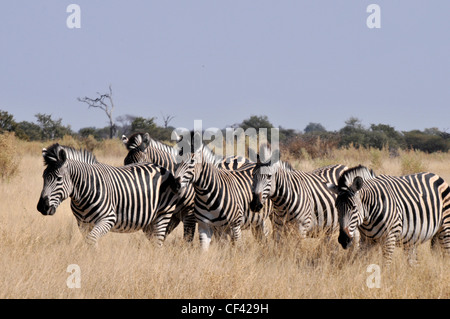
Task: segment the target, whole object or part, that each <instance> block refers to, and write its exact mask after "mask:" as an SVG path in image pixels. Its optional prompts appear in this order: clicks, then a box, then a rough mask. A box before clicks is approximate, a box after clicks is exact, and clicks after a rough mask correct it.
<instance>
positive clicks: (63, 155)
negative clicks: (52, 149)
mask: <svg viewBox="0 0 450 319" xmlns="http://www.w3.org/2000/svg"><path fill="white" fill-rule="evenodd" d="M66 160H67V153H66V150H65V149H63V148H61V149H60V150H59V151H58V162H60V163H61V164H64V163H65V161H66Z"/></svg>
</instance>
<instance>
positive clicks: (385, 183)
mask: <svg viewBox="0 0 450 319" xmlns="http://www.w3.org/2000/svg"><path fill="white" fill-rule="evenodd" d="M367 171H368V170H367V168H366V167H364V166H358V167H354V168H352V169H349V170H347V171H345V172H344V173H343V174H342V176H341V178H340V180H339V183H338V185H337V187H333V189H334V190H335V191H336V192H337V193H338V197H337V199H336V207H337V209H338V213H339V224H340V235H339V242H340V243H341V245H342V246H343V247H344V248H346V247H348V246H349V244H350V243H351V241H352V237H353V232H354V231H355V229H357V228H358V229H359V231H360V233H361V235H362V237H363V238H364V239H365V240H366V241H368V242H371V243H381V244H382V246H383V255H384V257H385V259H386V262H387V263H390V261H391V258H392V253H393V250H394V247H395V244H403V245H404V246H405V248H408V249H410V251H411V252H414V251H415V247H416V246H417V245H418V244H421V243H423V242H425V241H428V240H430V239H431V240H433V242H435V241H436V240H437V241H439V243H440V244H441V245H442V246H443V247H444V248H445V250H446V252H447V253H448V254H450V188H449V185H448V184H447V183H446V182H445V181H444V180H443V179H442V178H441V177H439V176H438V175H436V174H433V173H419V174H413V175H407V176H389V175H380V176H372V177H370V175H369V177H368V175H367ZM410 257H411V256H410Z"/></svg>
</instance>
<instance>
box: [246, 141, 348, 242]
mask: <svg viewBox="0 0 450 319" xmlns="http://www.w3.org/2000/svg"><path fill="white" fill-rule="evenodd" d="M275 154H276V152H274V153H272V152H271V151H270V150H269V149H268V148H267V147H262V148H261V154H260V155H261V156H262V158H263V159H264V160H263V161H258V164H257V166H256V168H255V170H254V171H253V198H252V203H251V208H252V209H254V210H258V208H260V207H261V206H262V205H261V204H262V203H263V202H264V201H265V200H266V199H270V200H271V201H272V202H273V205H274V215H273V221H274V228H275V231H274V235H275V239H276V240H279V239H280V236H281V233H282V232H284V231H285V230H286V226H287V224H291V223H294V222H295V223H296V224H297V227H298V230H299V233H300V236H301V237H306V236H308V235H311V234H312V233H316V232H323V231H325V232H327V233H328V234H331V233H332V231H334V230H337V226H338V222H337V211H336V209H335V207H334V201H335V197H336V196H335V195H334V194H333V193H332V192H330V191H329V190H328V188H327V182H329V181H330V180H331V181H334V180H337V176H338V175H339V174H340V172H341V171H342V170H343V169H345V166H344V165H331V166H327V167H323V168H320V169H317V170H315V171H313V172H312V173H309V172H304V171H299V170H295V169H293V168H292V166H291V165H290V164H289V163H287V162H283V161H281V160H278V158H279V157H278V156H276V155H275ZM326 179H328V180H326Z"/></svg>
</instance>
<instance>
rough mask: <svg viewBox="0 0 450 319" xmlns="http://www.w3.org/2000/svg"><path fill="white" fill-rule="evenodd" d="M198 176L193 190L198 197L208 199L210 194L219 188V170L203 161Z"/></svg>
mask: <svg viewBox="0 0 450 319" xmlns="http://www.w3.org/2000/svg"><path fill="white" fill-rule="evenodd" d="M199 175H200V176H197V177H196V181H195V183H194V188H195V191H196V193H197V194H198V195H202V196H206V197H209V195H210V194H212V193H214V192H215V191H216V190H217V189H218V188H219V187H220V186H219V185H218V184H219V183H220V177H219V175H220V173H219V169H218V168H217V167H215V166H214V164H212V163H208V162H206V161H203V162H202V170H201V172H200V173H199Z"/></svg>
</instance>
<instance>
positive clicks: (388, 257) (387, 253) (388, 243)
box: [382, 232, 397, 266]
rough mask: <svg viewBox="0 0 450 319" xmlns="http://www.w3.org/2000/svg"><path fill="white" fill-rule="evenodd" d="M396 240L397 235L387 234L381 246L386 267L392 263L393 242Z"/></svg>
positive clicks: (394, 233) (393, 233)
mask: <svg viewBox="0 0 450 319" xmlns="http://www.w3.org/2000/svg"><path fill="white" fill-rule="evenodd" d="M396 240H397V233H396V232H390V233H389V234H387V236H386V238H385V240H384V243H383V246H382V251H383V258H384V262H385V264H386V266H389V265H390V264H391V263H392V255H393V254H394V249H395V242H396Z"/></svg>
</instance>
